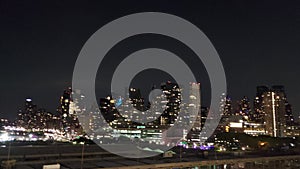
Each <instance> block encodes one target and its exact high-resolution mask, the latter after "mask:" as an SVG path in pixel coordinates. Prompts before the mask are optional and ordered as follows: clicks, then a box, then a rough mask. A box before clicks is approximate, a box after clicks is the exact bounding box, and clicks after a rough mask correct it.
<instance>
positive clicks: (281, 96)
mask: <svg viewBox="0 0 300 169" xmlns="http://www.w3.org/2000/svg"><path fill="white" fill-rule="evenodd" d="M261 97H262V106H261V108H260V109H261V110H262V112H263V113H264V118H263V122H264V125H265V129H266V133H267V134H268V135H270V136H273V137H285V136H286V135H285V132H286V125H287V119H286V115H287V112H286V106H287V98H286V94H285V91H284V87H283V86H272V87H271V88H270V89H269V90H268V91H265V92H263V93H262V95H261Z"/></svg>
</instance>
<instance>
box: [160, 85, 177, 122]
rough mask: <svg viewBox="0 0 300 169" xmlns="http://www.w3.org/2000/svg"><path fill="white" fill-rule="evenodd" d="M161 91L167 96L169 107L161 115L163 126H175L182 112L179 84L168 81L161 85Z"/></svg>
mask: <svg viewBox="0 0 300 169" xmlns="http://www.w3.org/2000/svg"><path fill="white" fill-rule="evenodd" d="M161 90H162V91H163V93H164V94H165V95H166V99H167V101H168V102H167V107H166V109H165V111H164V112H163V114H162V115H161V117H162V120H161V121H162V124H166V125H170V124H174V123H175V120H176V119H177V116H178V113H179V111H180V103H181V89H180V88H179V86H178V84H176V83H172V82H170V81H168V82H166V83H163V84H162V85H161Z"/></svg>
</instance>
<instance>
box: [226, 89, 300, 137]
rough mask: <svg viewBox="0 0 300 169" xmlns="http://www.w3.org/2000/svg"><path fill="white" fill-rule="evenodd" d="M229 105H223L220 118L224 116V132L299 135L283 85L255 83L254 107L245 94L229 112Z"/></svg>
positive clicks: (275, 135) (284, 135)
mask: <svg viewBox="0 0 300 169" xmlns="http://www.w3.org/2000/svg"><path fill="white" fill-rule="evenodd" d="M227 103H228V102H227ZM231 106H232V105H226V106H225V109H224V117H223V121H224V119H226V121H227V123H226V124H223V125H221V126H223V128H225V130H223V131H225V132H243V133H246V134H250V135H255V136H257V135H268V136H271V137H294V136H299V133H300V132H299V127H298V126H299V125H298V124H297V123H296V122H295V120H294V117H293V114H292V109H291V105H290V104H289V103H288V100H287V96H286V93H285V89H284V87H283V86H279V85H276V86H272V87H267V86H257V92H256V96H255V99H254V102H253V110H252V109H251V107H250V101H249V99H248V98H247V97H244V98H243V99H242V100H241V101H239V102H238V106H237V107H238V108H237V110H236V111H235V112H234V113H231V115H230V114H229V113H228V112H229V111H228V107H231Z"/></svg>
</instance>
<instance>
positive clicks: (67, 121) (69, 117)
mask: <svg viewBox="0 0 300 169" xmlns="http://www.w3.org/2000/svg"><path fill="white" fill-rule="evenodd" d="M59 103H60V104H59V107H58V112H59V113H60V115H61V119H62V126H63V130H64V131H65V133H66V134H67V135H68V136H70V137H74V136H76V135H78V134H81V133H82V128H81V126H80V124H79V120H78V118H77V115H76V111H75V109H74V106H75V105H74V102H73V100H72V89H71V88H70V87H69V88H68V89H66V90H65V91H64V92H63V95H62V96H61V97H60V101H59Z"/></svg>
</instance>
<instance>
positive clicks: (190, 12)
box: [0, 0, 300, 117]
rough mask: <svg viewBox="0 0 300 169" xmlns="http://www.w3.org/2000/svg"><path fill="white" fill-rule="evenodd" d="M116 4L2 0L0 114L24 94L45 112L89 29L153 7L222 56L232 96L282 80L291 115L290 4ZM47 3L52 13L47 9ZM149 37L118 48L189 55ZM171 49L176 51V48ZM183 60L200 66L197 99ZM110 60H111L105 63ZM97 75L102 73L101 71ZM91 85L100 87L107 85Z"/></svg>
mask: <svg viewBox="0 0 300 169" xmlns="http://www.w3.org/2000/svg"><path fill="white" fill-rule="evenodd" d="M118 3H119V4H120V5H119V6H116V5H115V3H113V2H89V3H88V2H82V3H76V2H74V3H64V2H53V3H51V4H50V3H49V4H48V6H47V5H44V4H42V3H29V2H12V1H10V2H9V1H6V2H5V1H2V2H1V3H0V11H1V12H0V21H1V27H0V36H1V40H0V44H1V46H0V47H1V50H0V56H1V58H2V59H3V61H2V62H1V66H0V72H1V78H2V80H1V84H0V87H1V93H2V94H1V96H0V100H1V102H0V107H1V110H0V112H1V114H3V115H4V116H6V117H11V116H14V115H15V113H16V112H17V109H18V107H19V106H20V105H21V104H22V100H23V99H24V98H26V97H29V96H31V97H32V98H33V99H35V100H37V104H39V105H43V107H45V108H46V109H47V110H49V111H51V112H53V111H55V109H56V108H57V106H58V105H57V102H52V101H53V100H56V99H58V97H59V96H60V93H61V92H62V89H63V88H65V87H66V86H71V83H70V82H71V78H72V71H73V66H74V64H75V61H76V58H77V56H78V53H79V51H80V49H81V47H82V46H83V44H84V43H85V42H86V40H87V39H88V38H89V37H90V35H92V34H93V33H94V32H95V31H96V30H97V29H99V28H100V27H101V26H103V25H104V24H106V23H107V22H109V21H110V20H113V19H116V18H118V17H120V16H124V15H127V14H132V13H136V12H143V11H160V12H166V13H171V14H174V15H178V16H180V17H183V18H185V19H187V20H189V21H190V22H192V23H194V24H195V25H196V26H198V27H199V28H200V29H201V30H202V31H203V32H204V33H205V34H206V35H207V36H208V38H209V39H210V40H211V42H212V43H213V44H214V46H215V47H216V49H217V51H218V53H219V55H220V58H221V60H222V62H223V65H224V68H225V73H226V75H227V83H228V93H230V94H231V97H232V98H234V99H239V98H242V97H243V96H244V95H246V96H248V97H249V98H250V99H253V98H254V97H255V87H256V86H257V85H264V84H269V85H270V86H271V85H274V84H280V85H284V86H285V87H286V90H287V95H288V96H289V101H290V103H291V104H292V105H293V110H294V113H295V114H296V113H297V114H298V115H299V112H300V106H299V100H300V96H299V94H298V92H297V91H298V88H299V87H298V86H299V84H300V81H299V80H298V79H297V77H298V75H299V74H300V70H299V69H298V65H299V62H300V60H299V57H297V56H298V55H299V50H298V42H299V35H300V33H299V30H300V24H299V23H300V22H299V19H298V18H299V12H297V10H298V7H299V4H298V3H297V2H288V3H283V4H282V3H279V2H276V1H272V2H271V3H270V2H268V1H259V2H255V1H251V2H247V3H246V2H245V3H242V2H240V1H235V0H234V1H230V2H229V1H211V2H190V3H183V2H178V1H172V2H169V1H164V2H160V1H156V2H151V3H150V2H149V3H146V4H143V3H141V2H138V1H135V2H134V1H132V2H118ZM126 7H128V8H126ZM54 9H55V11H56V12H53V10H54ZM82 25H84V26H83V27H79V26H82ZM149 38H150V39H149ZM155 38H156V37H154V38H152V37H145V38H141V39H139V40H132V39H131V40H130V41H129V42H131V43H130V45H129V46H125V47H126V48H137V49H141V48H143V47H152V46H153V45H151V43H152V42H154V43H155V44H157V45H156V46H155V47H157V46H158V47H159V46H160V47H162V48H165V49H170V50H171V51H174V52H175V53H177V54H178V55H180V57H184V55H191V54H190V52H188V51H186V49H184V46H182V45H180V44H174V43H171V42H170V40H166V39H165V40H163V41H161V42H160V41H157V40H155ZM145 40H146V41H147V42H145ZM148 42H149V43H148ZM161 43H164V44H161ZM174 45H175V46H174ZM122 46H123V47H122ZM177 48H178V50H179V52H176V49H177ZM118 49H119V50H118V51H116V52H114V53H113V55H126V56H127V53H131V51H132V50H131V51H128V52H127V53H126V50H125V49H124V45H121V47H119V48H118ZM124 50H125V51H124ZM120 53H121V54H120ZM118 57H120V56H118ZM189 63H191V67H193V68H195V69H196V70H199V71H200V72H203V74H202V73H201V74H199V75H197V76H198V77H196V78H197V81H200V82H201V85H202V88H203V89H205V90H203V98H204V99H203V100H206V99H207V100H208V99H209V90H210V84H209V80H208V79H207V75H206V72H205V69H204V68H202V67H203V65H202V66H201V63H198V62H194V60H191V61H190V62H189ZM110 64H111V65H112V66H113V65H114V64H117V63H114V61H110ZM200 67H201V68H200ZM99 71H100V70H99ZM104 74H110V73H109V70H108V72H104ZM105 78H106V76H105V75H104V79H105ZM101 81H102V80H101V79H97V83H99V85H97V86H99V87H100V86H102V85H100V84H101ZM143 85H144V86H146V87H148V86H149V84H143ZM104 86H105V85H104ZM99 91H107V87H106V86H105V87H104V88H103V89H99ZM205 104H207V103H205Z"/></svg>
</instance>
